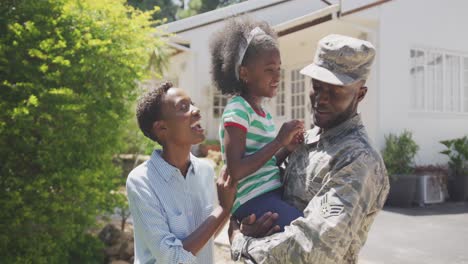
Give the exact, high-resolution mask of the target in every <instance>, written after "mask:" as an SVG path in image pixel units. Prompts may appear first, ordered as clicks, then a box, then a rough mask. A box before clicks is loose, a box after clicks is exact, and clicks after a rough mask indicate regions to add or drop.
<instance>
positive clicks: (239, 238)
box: [230, 35, 389, 264]
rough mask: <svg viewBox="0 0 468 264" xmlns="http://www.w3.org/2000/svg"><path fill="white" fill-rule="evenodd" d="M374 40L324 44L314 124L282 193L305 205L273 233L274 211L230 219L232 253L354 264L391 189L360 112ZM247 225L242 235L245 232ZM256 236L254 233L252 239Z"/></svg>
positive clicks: (332, 39)
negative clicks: (359, 105)
mask: <svg viewBox="0 0 468 264" xmlns="http://www.w3.org/2000/svg"><path fill="white" fill-rule="evenodd" d="M374 55H375V49H374V47H373V46H372V44H371V43H369V42H367V41H363V40H358V39H355V38H350V37H346V36H340V35H329V36H327V37H325V38H323V39H322V40H321V41H320V42H319V46H318V49H317V53H316V56H315V59H314V62H313V63H312V64H311V65H308V66H307V67H305V68H304V69H302V70H301V73H302V74H304V75H307V76H309V77H311V78H312V86H313V90H312V91H311V93H310V100H311V103H312V114H313V119H314V124H315V127H314V128H313V129H311V130H309V131H308V132H307V135H306V140H305V144H304V145H303V146H301V147H299V148H298V149H297V150H296V151H295V152H294V153H292V154H291V155H290V156H289V159H288V164H287V165H286V170H285V173H284V180H285V183H284V199H285V200H286V201H287V202H289V203H290V204H292V205H294V206H295V207H296V208H298V209H300V210H304V217H301V218H298V219H296V220H295V221H293V222H292V223H291V225H290V226H287V227H286V228H285V231H284V232H281V233H276V234H273V235H270V236H266V237H263V238H261V236H264V235H265V234H267V235H269V234H271V233H272V231H273V230H275V228H271V225H272V223H273V221H274V220H275V217H277V215H276V214H266V215H264V216H262V217H260V218H259V219H258V220H257V221H256V222H255V217H249V218H247V219H244V220H243V221H242V224H241V225H239V223H237V222H235V221H232V220H231V224H230V239H231V243H232V246H231V255H232V258H233V259H235V260H238V259H240V258H241V257H244V260H245V262H247V263H320V264H325V263H357V258H358V254H359V250H360V249H361V247H362V246H363V245H364V243H365V241H366V238H367V233H368V232H369V229H370V226H371V224H372V222H373V221H374V218H375V216H376V215H377V213H378V212H379V211H380V210H381V209H382V207H383V205H384V202H385V199H386V197H387V194H388V190H389V183H388V176H387V173H386V169H385V166H384V163H383V161H382V158H381V156H380V154H379V152H378V151H377V150H376V149H375V148H374V147H373V146H372V145H371V143H370V140H369V138H368V136H367V132H366V130H365V128H364V126H363V124H362V122H361V117H360V115H359V114H357V106H358V103H359V102H360V101H361V100H362V99H363V98H364V96H365V94H366V92H367V88H366V87H365V86H364V85H365V80H366V79H367V76H368V74H369V71H370V67H371V64H372V61H373V59H374ZM241 230H242V233H244V234H242V233H241ZM254 237H257V238H254Z"/></svg>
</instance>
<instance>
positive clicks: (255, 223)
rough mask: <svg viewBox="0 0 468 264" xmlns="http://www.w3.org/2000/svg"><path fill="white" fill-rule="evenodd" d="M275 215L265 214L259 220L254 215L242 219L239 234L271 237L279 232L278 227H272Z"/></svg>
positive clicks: (276, 215) (276, 217)
mask: <svg viewBox="0 0 468 264" xmlns="http://www.w3.org/2000/svg"><path fill="white" fill-rule="evenodd" d="M278 216H279V215H278V214H277V213H272V212H267V213H265V214H264V215H262V216H261V217H260V218H259V219H257V218H256V216H255V215H254V214H251V215H250V216H248V217H246V218H244V219H242V221H241V223H240V228H239V229H240V232H241V233H242V234H244V235H246V236H250V237H265V236H269V235H272V234H274V233H276V232H278V231H279V230H280V227H279V226H278V225H275V226H273V224H274V223H275V221H276V219H278Z"/></svg>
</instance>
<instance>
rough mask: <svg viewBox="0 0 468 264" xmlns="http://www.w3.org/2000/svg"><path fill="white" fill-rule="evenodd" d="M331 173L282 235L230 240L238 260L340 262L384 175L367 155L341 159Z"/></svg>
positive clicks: (368, 209) (375, 161)
mask: <svg viewBox="0 0 468 264" xmlns="http://www.w3.org/2000/svg"><path fill="white" fill-rule="evenodd" d="M342 163H343V164H341V165H340V166H336V167H337V168H336V169H333V170H331V171H330V177H329V180H328V181H327V182H326V183H325V186H324V187H323V188H324V189H327V190H329V191H327V192H322V191H321V192H319V194H318V195H317V196H315V197H314V198H313V199H312V200H311V201H310V202H309V204H308V205H307V207H306V209H305V210H304V217H301V218H298V219H297V220H295V221H293V222H292V223H291V225H290V226H288V227H286V228H285V231H284V232H282V233H277V234H274V235H272V236H269V237H265V238H261V239H252V238H250V237H246V236H243V235H242V234H240V233H237V234H235V236H234V239H233V248H232V251H233V255H234V256H236V247H237V248H242V255H244V256H245V257H246V258H249V259H251V260H253V261H254V262H256V263H264V262H265V263H324V262H330V261H332V262H333V261H334V260H336V261H335V262H338V261H339V260H341V259H343V256H344V255H345V254H346V252H347V251H348V249H349V246H350V243H351V240H352V237H353V236H355V235H356V233H358V232H367V231H368V230H360V229H361V227H362V221H363V219H364V218H365V216H366V215H367V214H369V213H370V210H371V208H372V207H373V205H374V203H375V202H376V199H377V198H378V194H379V193H380V192H381V189H382V186H381V184H380V183H379V181H380V180H379V179H380V178H382V175H377V174H382V173H385V172H384V169H383V168H381V164H380V162H378V161H377V160H375V158H373V157H371V156H369V155H368V154H366V153H362V154H360V155H358V156H357V157H355V158H353V159H351V160H344V161H343V162H342Z"/></svg>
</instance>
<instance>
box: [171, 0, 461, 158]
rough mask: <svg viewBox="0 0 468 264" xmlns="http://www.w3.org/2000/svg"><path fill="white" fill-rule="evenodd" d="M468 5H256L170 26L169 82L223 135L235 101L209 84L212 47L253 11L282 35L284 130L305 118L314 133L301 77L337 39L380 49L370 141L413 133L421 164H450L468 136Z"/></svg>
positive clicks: (306, 84) (280, 118)
mask: <svg viewBox="0 0 468 264" xmlns="http://www.w3.org/2000/svg"><path fill="white" fill-rule="evenodd" d="M466 10H468V2H467V1H463V0H453V1H442V0H381V1H375V0H373V1H372V0H341V1H338V0H335V1H332V0H328V1H327V0H322V1H321V0H249V1H246V2H242V3H240V4H236V5H232V6H228V7H226V8H222V9H217V10H214V11H211V12H208V13H204V14H200V15H197V16H193V17H190V18H187V19H183V20H179V21H176V22H173V23H169V24H166V25H163V26H162V28H163V29H164V30H166V31H168V32H171V33H174V35H173V36H172V37H171V38H170V45H171V46H172V47H173V48H174V52H173V53H172V56H171V58H170V63H169V65H170V66H169V69H168V70H167V72H166V73H165V74H164V78H165V79H169V80H172V81H173V82H174V83H175V84H176V85H177V86H179V87H181V88H184V89H186V90H188V91H189V93H190V95H191V97H192V100H193V101H194V102H196V104H197V106H199V108H200V109H201V113H202V116H203V126H204V127H205V129H206V131H207V137H208V138H209V139H216V138H217V137H218V125H219V117H220V115H221V113H222V111H223V107H224V105H225V104H226V101H227V98H226V97H225V96H222V95H221V94H220V93H218V92H217V91H216V89H215V88H214V86H213V85H212V82H211V77H210V72H209V71H210V54H209V41H210V37H211V35H212V33H213V32H214V31H216V30H218V29H219V28H220V27H221V26H222V25H223V23H224V22H225V20H226V19H228V18H229V17H231V16H234V15H242V14H247V15H248V16H250V17H252V18H254V19H260V20H265V21H267V22H269V23H270V24H271V25H273V26H274V28H275V30H276V31H277V33H278V35H279V42H280V51H281V57H282V64H283V66H282V67H283V70H282V76H283V78H282V81H281V88H280V89H279V91H278V95H277V97H276V98H273V99H271V100H270V101H269V102H268V103H267V105H268V107H269V109H270V110H271V112H272V114H273V115H274V117H275V119H276V121H277V123H278V126H280V125H281V123H282V122H284V121H286V120H289V119H292V118H299V119H303V120H304V121H305V123H306V125H307V126H308V127H310V126H311V125H312V124H311V123H310V122H311V121H310V119H311V118H310V113H309V108H308V107H309V106H308V103H309V102H308V90H309V89H310V88H311V84H310V80H308V79H307V78H305V77H304V76H302V75H300V74H299V70H300V69H301V68H302V67H303V66H305V65H307V64H309V63H311V62H312V59H313V55H314V53H315V49H316V45H317V42H318V40H319V39H320V38H322V37H324V36H326V35H328V34H330V33H338V34H344V35H349V36H353V37H357V38H361V39H366V40H369V41H371V42H372V43H374V44H375V46H376V48H377V56H376V61H375V63H374V65H373V69H372V73H371V76H370V78H369V80H368V82H367V86H368V87H369V90H368V93H367V96H366V98H365V99H364V102H363V103H361V105H360V109H359V111H360V112H361V113H362V117H363V120H364V124H365V126H366V127H367V130H368V132H369V135H370V137H371V139H372V140H373V141H374V143H375V144H376V146H377V147H378V148H379V149H382V148H383V145H384V143H385V135H387V134H389V133H400V132H402V131H404V130H409V131H411V132H412V133H413V138H414V139H415V141H416V142H417V144H418V145H419V146H420V150H419V152H418V155H417V157H416V162H417V163H418V164H434V163H443V162H446V159H445V157H444V156H443V155H441V154H439V151H441V150H442V149H443V146H442V145H441V144H440V143H439V141H440V140H444V139H452V138H456V137H461V136H463V135H467V134H468V35H467V34H465V33H463V32H464V28H463V25H468V16H466V14H465V11H466Z"/></svg>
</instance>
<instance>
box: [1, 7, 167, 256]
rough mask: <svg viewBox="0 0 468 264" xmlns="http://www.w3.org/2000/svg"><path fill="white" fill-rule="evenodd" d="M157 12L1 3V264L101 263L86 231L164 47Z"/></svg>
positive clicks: (112, 182) (108, 199)
mask: <svg viewBox="0 0 468 264" xmlns="http://www.w3.org/2000/svg"><path fill="white" fill-rule="evenodd" d="M151 16H152V13H151V12H142V11H139V10H135V9H134V8H132V7H130V6H128V5H125V1H124V0H100V1H93V0H80V1H78V0H42V1H27V0H4V1H2V5H1V6H0V89H1V90H0V91H1V92H0V109H1V111H0V175H1V176H0V208H1V210H0V219H2V222H1V223H2V225H1V227H0V256H2V257H1V259H2V261H1V262H2V263H100V261H101V260H99V251H96V249H97V248H99V247H100V243H99V242H98V241H96V240H95V238H94V237H92V236H90V235H89V233H88V230H89V229H90V228H91V227H93V225H94V224H95V222H96V216H97V215H99V214H101V213H103V212H106V211H110V210H113V207H112V206H113V205H114V204H115V202H114V201H112V199H113V197H112V195H109V193H111V191H113V190H117V189H118V186H119V184H120V181H121V179H119V177H120V172H119V168H118V167H116V166H114V165H113V163H112V158H113V156H114V155H115V154H117V153H118V152H119V151H120V150H121V149H122V148H123V145H124V142H123V137H124V131H125V129H126V127H125V126H126V124H127V123H128V120H129V118H130V112H133V110H134V109H132V108H131V107H130V106H131V105H132V104H133V102H134V101H135V97H136V91H137V89H136V86H137V80H141V79H143V78H145V73H146V70H145V69H147V67H146V66H148V65H147V63H148V60H149V55H150V54H151V53H153V55H154V51H155V50H156V51H157V52H158V54H159V55H158V56H161V54H162V53H161V51H162V50H164V49H163V48H164V42H163V41H162V40H161V38H159V37H158V36H159V35H160V34H162V33H161V32H157V31H155V28H154V25H155V24H157V23H158V22H157V21H151ZM156 61H158V62H160V61H161V60H156ZM156 68H157V67H156ZM133 116H134V114H132V118H134V117H133Z"/></svg>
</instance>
